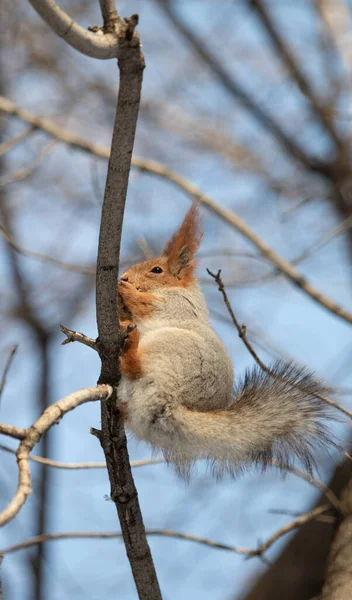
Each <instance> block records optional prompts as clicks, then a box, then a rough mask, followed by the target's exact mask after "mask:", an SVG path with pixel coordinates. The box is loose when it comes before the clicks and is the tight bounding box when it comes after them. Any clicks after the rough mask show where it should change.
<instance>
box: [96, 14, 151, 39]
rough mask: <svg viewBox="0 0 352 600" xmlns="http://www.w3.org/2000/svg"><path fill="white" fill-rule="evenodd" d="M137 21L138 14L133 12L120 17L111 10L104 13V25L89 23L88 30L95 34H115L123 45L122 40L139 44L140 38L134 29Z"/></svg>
mask: <svg viewBox="0 0 352 600" xmlns="http://www.w3.org/2000/svg"><path fill="white" fill-rule="evenodd" d="M138 23H139V16H138V15H137V14H133V15H131V16H130V17H125V18H124V19H121V17H119V15H118V13H117V11H111V12H109V13H107V14H106V15H104V25H91V26H90V27H88V31H92V32H93V33H95V34H97V35H105V34H115V35H116V36H117V37H118V38H119V40H120V42H121V45H123V42H124V41H126V42H128V45H129V46H130V47H131V46H132V47H133V46H138V47H139V46H140V39H139V36H138V34H137V33H136V32H135V29H136V27H137V25H138Z"/></svg>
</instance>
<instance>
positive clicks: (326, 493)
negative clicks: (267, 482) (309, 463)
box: [271, 460, 345, 515]
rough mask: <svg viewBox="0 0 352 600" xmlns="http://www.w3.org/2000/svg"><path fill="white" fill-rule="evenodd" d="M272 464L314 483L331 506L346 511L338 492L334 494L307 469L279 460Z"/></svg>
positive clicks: (342, 512) (341, 511)
mask: <svg viewBox="0 0 352 600" xmlns="http://www.w3.org/2000/svg"><path fill="white" fill-rule="evenodd" d="M271 464H272V466H273V467H277V468H278V469H280V470H282V469H285V470H286V471H288V472H289V473H293V474H294V475H297V477H300V479H304V480H305V481H306V482H307V483H310V485H312V486H313V487H315V488H316V489H317V490H319V491H320V492H321V493H322V494H324V496H325V497H326V499H327V500H328V501H329V502H330V504H331V506H333V507H334V508H335V509H336V510H337V512H338V513H339V514H341V515H342V514H344V513H345V507H344V506H343V503H342V502H341V501H340V500H339V499H338V497H337V496H336V494H334V492H333V491H332V490H331V489H330V488H328V487H327V486H326V485H325V483H322V482H321V481H319V480H318V479H315V477H313V476H312V475H309V473H306V472H305V471H302V470H301V469H298V468H297V467H293V466H292V465H290V466H289V465H282V464H281V463H280V462H279V461H277V460H273V461H272V463H271Z"/></svg>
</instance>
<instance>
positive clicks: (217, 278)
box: [207, 269, 352, 418]
mask: <svg viewBox="0 0 352 600" xmlns="http://www.w3.org/2000/svg"><path fill="white" fill-rule="evenodd" d="M207 271H208V273H209V275H210V276H211V277H213V279H214V280H215V282H216V283H217V285H218V286H219V291H220V292H221V294H222V297H223V299H224V302H225V305H226V308H227V310H228V312H229V315H230V317H231V320H232V322H233V324H234V326H235V327H236V329H237V331H238V336H239V337H240V338H241V340H242V342H243V343H244V345H245V346H246V348H247V350H248V352H249V353H250V355H251V356H252V357H253V358H254V360H255V362H256V363H257V365H259V367H260V368H261V369H262V370H263V371H264V372H265V373H268V375H271V376H272V377H274V378H275V379H281V380H283V381H287V383H289V384H290V385H291V386H292V387H293V388H297V389H300V387H299V385H296V384H295V383H293V382H291V381H290V380H289V379H285V378H284V377H278V375H276V373H274V372H273V371H272V370H271V369H269V367H267V366H266V364H265V363H263V361H262V360H261V359H260V358H259V356H258V354H257V353H256V351H255V350H254V348H253V346H252V345H251V344H250V342H249V340H248V338H247V335H246V326H245V325H240V324H239V322H238V321H237V319H236V317H235V314H234V312H233V310H232V306H231V303H230V300H229V299H228V297H227V293H226V290H225V286H224V283H223V281H222V279H221V270H220V271H218V272H217V273H216V274H215V273H212V272H211V271H209V269H207ZM310 393H311V394H312V396H316V397H317V398H320V400H322V401H323V402H326V403H327V404H329V405H330V406H333V407H334V408H337V410H340V411H341V412H343V413H344V414H346V415H347V416H349V417H351V418H352V412H351V411H349V410H347V408H344V407H343V406H340V405H339V404H338V403H337V402H334V400H331V398H329V397H328V396H323V395H322V394H317V393H315V392H310Z"/></svg>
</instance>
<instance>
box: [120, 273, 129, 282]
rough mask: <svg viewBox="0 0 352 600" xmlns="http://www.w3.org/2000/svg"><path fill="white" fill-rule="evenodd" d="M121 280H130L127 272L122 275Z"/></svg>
mask: <svg viewBox="0 0 352 600" xmlns="http://www.w3.org/2000/svg"><path fill="white" fill-rule="evenodd" d="M120 281H128V277H127V275H125V274H123V275H121V277H120Z"/></svg>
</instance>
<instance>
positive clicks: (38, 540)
mask: <svg viewBox="0 0 352 600" xmlns="http://www.w3.org/2000/svg"><path fill="white" fill-rule="evenodd" d="M327 510H330V506H326V505H324V506H319V507H318V508H315V509H314V510H311V511H310V512H307V513H305V514H303V515H300V516H298V517H296V518H295V519H294V520H293V521H291V522H290V523H287V525H284V526H283V527H281V528H280V529H278V530H277V531H276V532H275V533H274V534H273V535H271V536H270V537H269V538H268V539H267V540H266V542H264V543H263V544H260V545H259V546H258V547H257V548H241V547H239V546H230V545H228V544H222V543H219V542H214V541H212V540H209V539H207V538H203V537H200V536H195V535H191V534H188V533H181V532H179V531H172V530H170V529H148V530H147V531H146V534H147V535H148V536H163V537H171V538H174V539H180V540H185V541H189V542H194V543H196V544H202V545H204V546H208V547H210V548H215V549H218V550H227V551H228V552H235V553H237V554H245V555H246V556H261V555H262V554H264V552H266V550H268V548H270V546H272V545H273V544H274V543H275V542H276V541H277V540H278V539H279V538H280V537H282V536H284V535H286V534H287V533H289V532H291V531H294V530H295V529H298V528H299V527H301V526H302V525H304V524H305V523H309V522H310V521H313V520H314V519H316V518H317V517H319V516H320V515H321V514H323V513H324V512H326V511H327ZM121 537H122V533H121V532H119V531H116V532H115V531H113V532H106V533H104V532H102V533H99V532H88V531H87V532H85V531H84V532H83V531H82V532H80V531H73V532H69V533H52V534H47V535H38V536H36V537H33V538H29V539H28V540H25V541H23V542H20V543H19V544H13V545H12V546H8V547H6V548H3V549H2V550H1V552H2V553H3V554H10V553H11V552H18V551H19V550H25V549H26V548H31V547H32V546H35V545H37V544H42V543H43V542H49V541H53V540H62V539H74V538H78V539H82V538H84V539H87V538H93V539H109V538H110V539H111V538H121Z"/></svg>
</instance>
